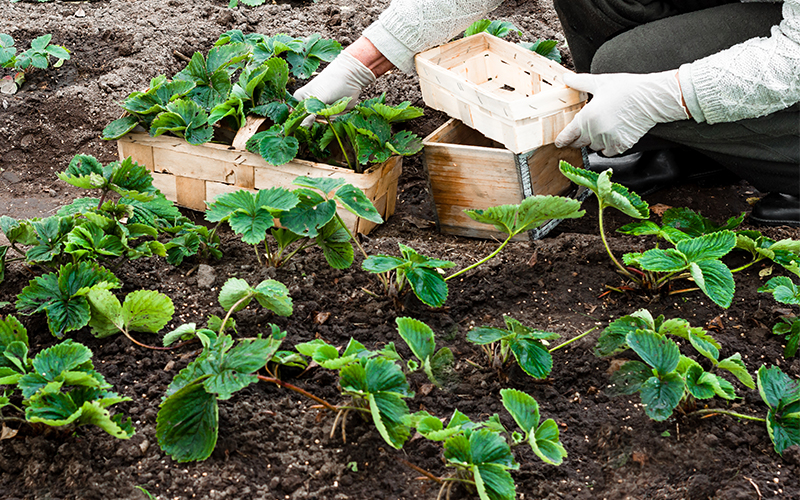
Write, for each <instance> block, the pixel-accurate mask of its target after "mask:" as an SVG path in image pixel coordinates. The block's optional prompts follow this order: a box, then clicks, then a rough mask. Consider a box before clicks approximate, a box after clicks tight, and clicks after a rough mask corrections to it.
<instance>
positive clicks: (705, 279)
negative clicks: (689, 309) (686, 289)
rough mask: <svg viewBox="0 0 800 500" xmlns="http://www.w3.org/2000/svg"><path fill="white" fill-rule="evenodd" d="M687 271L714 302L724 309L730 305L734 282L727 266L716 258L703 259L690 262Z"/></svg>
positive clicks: (734, 286)
mask: <svg viewBox="0 0 800 500" xmlns="http://www.w3.org/2000/svg"><path fill="white" fill-rule="evenodd" d="M689 272H690V273H691V274H692V278H693V279H694V281H695V283H697V286H698V287H699V288H700V290H702V291H703V293H705V294H706V295H707V296H708V298H710V299H711V300H713V301H714V303H715V304H717V305H718V306H720V307H723V308H725V309H727V308H728V307H730V305H731V302H733V294H734V291H735V289H736V283H735V282H734V281H733V274H732V273H731V270H730V269H728V266H726V265H725V264H723V263H722V262H720V261H718V260H703V261H700V262H692V263H691V264H690V265H689Z"/></svg>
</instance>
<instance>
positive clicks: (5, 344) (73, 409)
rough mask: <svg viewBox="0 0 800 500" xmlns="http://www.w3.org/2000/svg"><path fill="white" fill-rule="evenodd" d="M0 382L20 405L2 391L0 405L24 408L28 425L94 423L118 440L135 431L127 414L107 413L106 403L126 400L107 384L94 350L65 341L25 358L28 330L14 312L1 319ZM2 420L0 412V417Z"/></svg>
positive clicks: (58, 425) (0, 407) (22, 409)
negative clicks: (94, 360)
mask: <svg viewBox="0 0 800 500" xmlns="http://www.w3.org/2000/svg"><path fill="white" fill-rule="evenodd" d="M0 354H2V357H0V385H10V386H16V389H18V390H19V391H20V392H21V393H22V403H21V406H22V407H21V408H20V407H19V406H17V405H14V404H12V403H11V399H12V398H13V397H14V396H13V393H12V398H9V397H8V393H5V394H4V396H3V397H0V409H2V408H3V407H4V406H10V407H11V408H14V409H16V410H18V411H20V412H24V414H25V421H27V422H28V423H30V424H36V423H41V424H46V425H49V426H52V427H63V426H72V427H79V426H82V425H96V426H98V427H100V428H101V429H103V430H104V431H106V432H107V433H109V434H111V435H112V436H114V437H116V438H119V439H128V438H130V437H131V436H133V434H134V432H135V431H134V429H133V426H132V425H131V419H130V418H128V420H127V421H123V415H122V414H121V413H120V414H117V415H114V416H111V413H110V412H109V411H108V408H110V407H111V406H113V405H115V404H117V403H121V402H123V401H130V400H131V399H130V398H126V397H120V396H119V395H118V394H116V393H114V392H110V391H108V390H107V389H110V388H111V385H110V384H109V383H108V382H106V379H105V378H104V377H103V376H102V375H101V374H100V373H98V372H96V371H95V369H94V365H93V364H92V361H91V358H92V351H90V350H89V348H87V347H86V346H84V345H82V344H78V343H76V342H73V341H72V340H69V339H68V340H65V341H64V342H61V343H60V344H57V345H55V346H53V347H50V348H48V349H45V350H43V351H41V352H40V353H39V354H37V355H36V357H34V358H33V359H29V358H28V333H27V331H26V330H25V327H24V326H22V324H21V323H20V322H19V321H18V320H17V319H16V318H14V317H13V316H8V317H7V318H6V319H5V320H3V319H0ZM5 420H6V419H5V418H4V417H3V416H2V415H0V422H2V421H5Z"/></svg>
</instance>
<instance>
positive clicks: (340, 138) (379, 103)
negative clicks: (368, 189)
mask: <svg viewBox="0 0 800 500" xmlns="http://www.w3.org/2000/svg"><path fill="white" fill-rule="evenodd" d="M350 100H351V98H349V97H345V98H342V99H340V100H338V101H336V102H335V103H333V104H325V103H323V102H322V101H320V100H319V99H317V98H316V97H309V98H307V99H305V100H303V101H302V102H300V103H298V104H297V105H296V106H295V108H294V110H293V111H292V113H291V114H290V115H288V117H287V118H286V120H285V121H284V122H282V123H276V124H275V125H273V126H272V127H271V128H270V129H269V130H267V131H264V132H259V133H257V134H255V135H254V136H253V137H251V138H250V139H249V140H248V141H247V149H248V150H249V151H252V152H254V153H260V154H261V156H262V157H263V158H264V159H265V160H266V161H267V163H269V164H271V165H282V164H284V163H287V162H289V161H291V160H292V159H294V158H295V157H297V156H298V155H302V156H306V155H310V156H312V157H314V158H316V159H317V160H319V161H325V162H328V163H331V164H334V165H338V164H339V162H340V158H338V155H341V158H342V159H343V160H344V163H343V164H342V166H345V167H347V168H349V169H351V170H354V171H355V172H362V171H363V170H364V166H366V165H369V164H372V163H382V162H384V161H386V160H388V159H389V157H391V156H392V155H400V156H409V155H413V154H416V153H418V152H419V151H421V150H422V140H421V139H420V138H419V137H418V136H417V135H415V134H412V133H411V132H408V131H405V130H404V131H400V132H397V133H393V132H392V124H395V123H400V122H403V121H407V120H410V119H413V118H417V117H419V116H422V110H421V109H420V108H416V107H413V106H411V105H410V103H408V102H404V103H401V104H399V105H397V106H389V105H387V104H386V103H385V100H386V95H385V94H383V95H381V96H380V97H377V98H374V99H370V100H367V101H364V102H361V103H359V104H357V105H356V106H355V107H354V108H353V109H352V110H351V111H349V112H347V113H343V112H344V111H345V109H346V108H347V105H348V104H349V102H350ZM342 113H343V114H342ZM311 115H316V116H319V117H323V118H324V119H325V123H324V124H323V123H313V124H312V125H311V127H310V128H308V127H305V126H303V125H302V122H303V121H304V120H305V119H306V118H308V117H309V116H311ZM337 115H338V116H337ZM334 116H335V118H332V117H334ZM332 144H335V146H337V147H336V148H334V149H331V148H330V147H329V146H331V145H332ZM334 153H335V154H334Z"/></svg>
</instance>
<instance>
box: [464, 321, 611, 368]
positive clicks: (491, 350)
mask: <svg viewBox="0 0 800 500" xmlns="http://www.w3.org/2000/svg"><path fill="white" fill-rule="evenodd" d="M503 320H504V321H505V324H506V327H505V329H503V328H493V327H489V326H481V327H478V328H473V329H472V330H470V331H469V333H467V340H468V341H469V342H472V343H473V344H476V345H479V346H481V348H482V349H483V351H484V352H485V353H486V356H487V357H488V358H489V365H490V366H492V367H493V368H495V369H496V370H498V371H501V372H502V371H504V369H505V367H506V366H507V364H508V362H509V360H510V359H511V355H512V354H513V355H514V358H515V359H516V361H517V364H518V365H519V367H520V368H522V370H523V371H524V372H525V373H527V374H528V375H530V376H531V377H533V378H537V379H544V378H547V376H548V375H550V371H551V370H552V369H553V357H552V356H551V353H552V352H553V351H556V350H558V349H561V348H562V347H566V346H568V345H569V344H571V343H572V342H575V341H576V340H580V339H582V338H583V337H585V336H586V335H588V334H589V333H591V332H593V331H594V330H595V329H594V328H592V329H591V330H589V331H587V332H585V333H582V334H581V335H578V336H576V337H575V338H573V339H571V340H569V341H567V342H564V343H563V344H560V345H558V346H556V347H553V348H550V349H548V348H547V341H548V340H553V339H557V338H559V335H558V334H557V333H551V332H545V331H542V330H537V329H535V328H529V327H527V326H524V325H523V324H522V323H520V322H519V321H517V320H516V319H514V318H512V317H511V316H505V315H504V316H503Z"/></svg>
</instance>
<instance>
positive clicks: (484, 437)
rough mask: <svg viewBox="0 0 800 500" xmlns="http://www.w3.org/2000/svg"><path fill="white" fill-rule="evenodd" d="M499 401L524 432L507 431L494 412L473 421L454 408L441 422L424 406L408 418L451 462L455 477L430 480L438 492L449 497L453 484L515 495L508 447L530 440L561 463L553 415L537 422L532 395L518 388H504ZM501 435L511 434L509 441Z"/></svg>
mask: <svg viewBox="0 0 800 500" xmlns="http://www.w3.org/2000/svg"><path fill="white" fill-rule="evenodd" d="M500 395H501V398H502V401H503V406H504V407H505V409H506V410H507V411H508V412H509V414H511V417H512V418H513V419H514V422H515V423H516V424H517V426H518V427H519V428H520V429H521V430H522V431H523V432H524V434H522V433H520V432H518V431H513V432H509V431H508V430H507V429H506V428H505V427H504V426H503V424H502V423H501V422H500V418H499V416H498V415H497V414H495V415H493V416H492V417H490V418H489V419H488V420H486V421H483V422H472V421H471V420H470V419H469V417H467V416H466V415H464V414H463V413H461V412H460V411H458V410H455V412H453V415H452V417H451V418H450V421H449V422H448V424H447V426H446V427H445V426H444V425H443V423H442V421H441V420H439V419H438V418H437V417H435V416H433V415H430V414H429V413H428V412H426V411H419V412H417V413H415V414H413V415H410V416H409V417H407V418H406V421H407V422H408V423H409V425H411V426H412V427H415V428H416V430H417V432H418V433H419V434H421V435H422V436H423V437H425V438H427V439H430V440H432V441H442V442H443V444H444V459H445V461H446V464H447V466H448V467H454V468H455V469H456V474H455V476H454V477H447V478H436V477H432V479H434V480H436V481H438V482H439V483H440V484H441V485H442V487H441V489H440V490H439V497H438V498H442V495H443V494H444V493H445V492H446V493H447V496H448V497H449V496H450V490H451V489H452V486H453V484H456V483H462V484H465V485H467V487H468V488H474V489H475V490H476V491H477V493H478V496H479V498H481V500H511V499H514V498H516V485H515V484H514V479H513V478H512V477H511V473H510V472H509V471H511V470H516V469H518V468H519V464H517V463H516V462H515V460H514V455H513V454H512V451H511V448H512V447H516V446H519V445H522V444H528V445H529V446H530V447H531V449H532V450H533V452H534V453H535V454H536V456H538V457H539V458H540V459H541V460H542V461H544V462H545V463H548V464H552V465H560V464H561V463H562V462H563V460H564V457H566V456H567V452H566V450H565V449H564V447H563V445H562V444H561V443H560V441H559V430H558V425H557V424H556V422H555V421H554V420H553V419H547V420H545V421H544V422H541V417H540V415H539V405H538V403H537V402H536V400H535V399H534V398H532V397H531V396H530V395H528V394H526V393H524V392H522V391H518V390H516V389H502V390H501V391H500ZM502 434H506V435H507V436H508V437H509V440H510V442H511V444H509V442H508V441H507V440H506V439H504V437H503V435H502Z"/></svg>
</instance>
